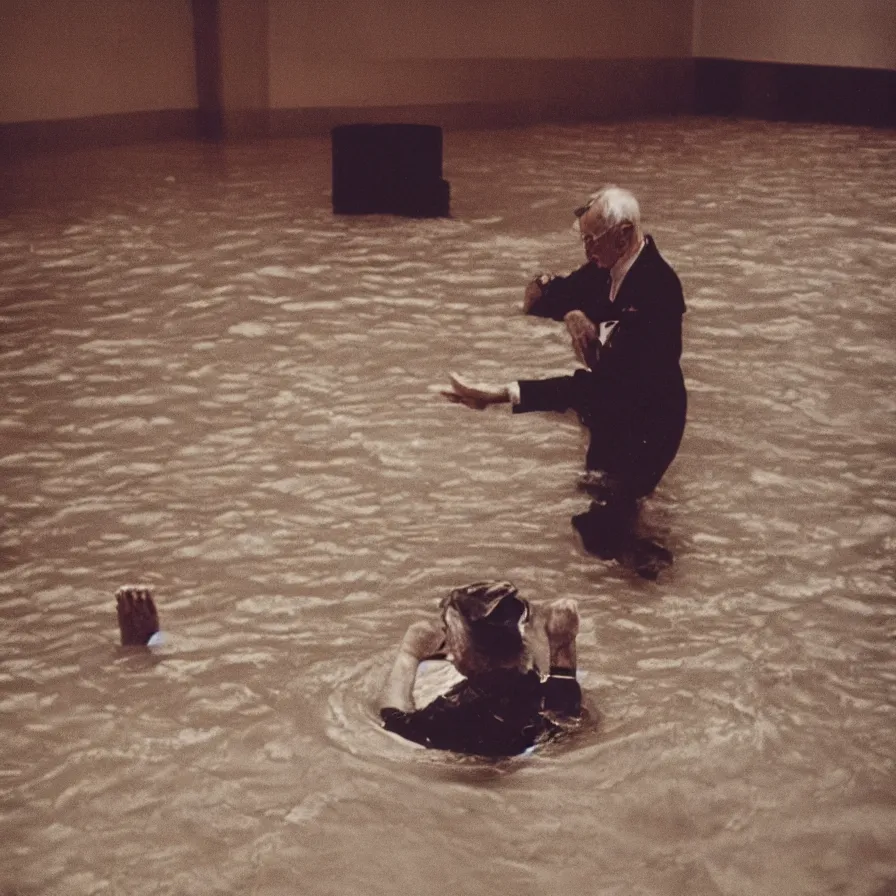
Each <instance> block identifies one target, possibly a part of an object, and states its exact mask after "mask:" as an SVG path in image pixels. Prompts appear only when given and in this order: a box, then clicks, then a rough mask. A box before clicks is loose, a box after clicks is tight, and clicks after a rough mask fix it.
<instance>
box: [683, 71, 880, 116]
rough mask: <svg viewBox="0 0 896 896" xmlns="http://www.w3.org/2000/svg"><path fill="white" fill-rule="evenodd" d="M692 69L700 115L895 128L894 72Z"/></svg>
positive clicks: (697, 108)
mask: <svg viewBox="0 0 896 896" xmlns="http://www.w3.org/2000/svg"><path fill="white" fill-rule="evenodd" d="M694 66H695V69H694V77H695V100H696V111H697V112H698V113H699V114H703V115H723V116H734V117H739V118H761V119H764V120H767V121H791V122H822V123H829V124H851V125H871V126H875V127H896V71H892V70H889V69H867V68H845V67H840V66H829V65H794V64H787V63H779V62H749V61H745V60H737V59H708V58H698V59H695V60H694Z"/></svg>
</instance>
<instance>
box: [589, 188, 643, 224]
mask: <svg viewBox="0 0 896 896" xmlns="http://www.w3.org/2000/svg"><path fill="white" fill-rule="evenodd" d="M589 212H594V213H595V214H597V215H600V217H601V218H602V219H603V220H604V221H606V223H607V224H608V225H610V226H611V227H615V226H616V225H617V224H632V225H634V228H635V230H640V229H641V206H640V205H638V200H637V199H635V194H634V193H632V192H631V191H630V190H625V189H623V188H622V187H616V186H612V185H610V186H606V187H601V189H600V190H598V191H597V192H596V193H592V194H591V196H590V198H589V200H588V203H587V204H586V205H583V206H582V207H581V208H577V209H576V212H575V214H576V224H577V225H578V226H579V227H580V225H581V222H582V218H584V217H585V216H586V215H588V214H589Z"/></svg>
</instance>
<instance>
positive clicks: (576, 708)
mask: <svg viewBox="0 0 896 896" xmlns="http://www.w3.org/2000/svg"><path fill="white" fill-rule="evenodd" d="M541 687H542V693H543V695H544V708H545V711H546V712H552V713H554V714H555V715H558V716H567V717H569V718H574V717H575V716H578V715H581V713H582V689H581V688H580V687H579V683H578V681H576V678H575V673H574V672H572V671H571V670H560V671H558V672H556V673H554V672H552V674H551V675H549V676H548V678H547V680H546V681H545V682H544V684H542V686H541Z"/></svg>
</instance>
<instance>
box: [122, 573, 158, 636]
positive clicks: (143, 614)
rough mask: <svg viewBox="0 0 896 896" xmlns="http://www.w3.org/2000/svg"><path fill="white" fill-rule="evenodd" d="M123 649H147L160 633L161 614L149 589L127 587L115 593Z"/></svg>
mask: <svg viewBox="0 0 896 896" xmlns="http://www.w3.org/2000/svg"><path fill="white" fill-rule="evenodd" d="M115 601H116V604H117V607H118V630H119V632H120V633H121V644H122V646H123V647H145V646H146V645H147V644H148V643H149V639H150V638H151V637H152V636H153V635H154V634H156V633H157V632H158V631H159V614H158V611H157V610H156V603H155V601H154V600H153V597H152V592H151V591H150V590H149V589H148V588H140V587H125V588H119V589H118V591H117V592H116V593H115Z"/></svg>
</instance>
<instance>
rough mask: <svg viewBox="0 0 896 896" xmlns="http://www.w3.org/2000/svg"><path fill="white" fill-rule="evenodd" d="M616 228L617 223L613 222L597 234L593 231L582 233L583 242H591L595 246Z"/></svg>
mask: <svg viewBox="0 0 896 896" xmlns="http://www.w3.org/2000/svg"><path fill="white" fill-rule="evenodd" d="M615 229H616V225H615V224H611V225H610V226H609V227H608V228H607V229H606V230H602V231H601V232H600V233H598V234H597V235H595V234H593V233H582V234H581V237H582V242H583V243H585V244H588V243H590V244H591V245H592V246H593V245H594V244H595V243H599V242H600V241H601V240H602V239H603V238H604V237H605V236H606V235H607V234H608V233H610V232H612V231H613V230H615Z"/></svg>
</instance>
